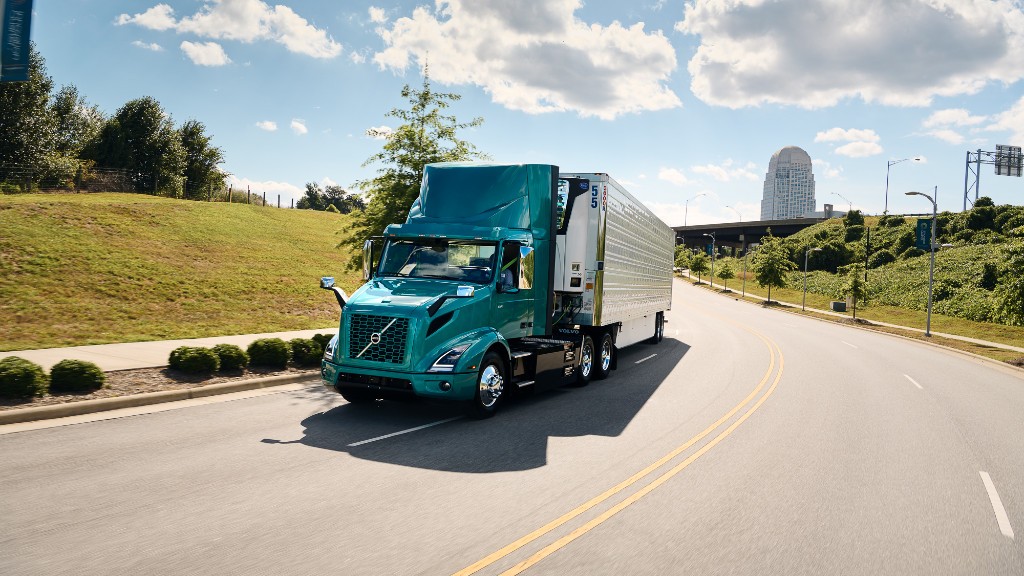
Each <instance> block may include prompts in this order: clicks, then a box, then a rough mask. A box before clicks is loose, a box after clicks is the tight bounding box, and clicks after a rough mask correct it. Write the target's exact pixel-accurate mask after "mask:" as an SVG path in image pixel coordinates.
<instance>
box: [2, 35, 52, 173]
mask: <svg viewBox="0 0 1024 576" xmlns="http://www.w3.org/2000/svg"><path fill="white" fill-rule="evenodd" d="M51 90H53V80H52V79H50V77H49V76H47V75H46V61H45V60H44V59H43V57H42V56H40V54H39V52H38V51H37V50H36V47H35V44H32V47H31V48H30V52H29V67H28V81H27V82H0V164H2V165H15V166H20V167H24V168H28V169H31V170H40V169H41V168H42V167H43V163H44V161H45V159H46V158H47V157H48V156H49V155H51V154H52V153H53V147H54V140H55V137H56V135H55V132H56V126H55V124H54V119H53V114H52V113H51V111H50V108H49V105H50V91H51Z"/></svg>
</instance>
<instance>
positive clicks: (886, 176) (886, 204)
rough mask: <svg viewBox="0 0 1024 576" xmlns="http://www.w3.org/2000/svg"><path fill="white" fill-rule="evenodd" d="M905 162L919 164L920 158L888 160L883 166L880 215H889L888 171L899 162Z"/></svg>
mask: <svg viewBox="0 0 1024 576" xmlns="http://www.w3.org/2000/svg"><path fill="white" fill-rule="evenodd" d="M907 160H913V161H914V162H920V161H921V158H920V157H914V158H904V159H902V160H889V161H888V163H886V166H885V210H883V211H882V214H888V213H889V169H890V168H892V167H893V166H895V165H897V164H899V163H900V162H906V161H907Z"/></svg>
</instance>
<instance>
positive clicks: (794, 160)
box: [761, 146, 815, 220]
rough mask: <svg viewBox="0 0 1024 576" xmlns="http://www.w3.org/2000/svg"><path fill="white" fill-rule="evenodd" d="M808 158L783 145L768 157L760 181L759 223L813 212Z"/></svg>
mask: <svg viewBox="0 0 1024 576" xmlns="http://www.w3.org/2000/svg"><path fill="white" fill-rule="evenodd" d="M814 207H815V200H814V173H813V172H812V171H811V157H810V156H808V154H807V152H804V151H803V149H802V148H798V147H796V146H786V147H785V148H783V149H781V150H779V151H778V152H776V153H775V154H772V159H771V162H769V163H768V174H767V175H765V179H764V196H763V197H762V198H761V220H784V219H786V218H799V217H801V216H803V215H804V214H807V213H808V212H814Z"/></svg>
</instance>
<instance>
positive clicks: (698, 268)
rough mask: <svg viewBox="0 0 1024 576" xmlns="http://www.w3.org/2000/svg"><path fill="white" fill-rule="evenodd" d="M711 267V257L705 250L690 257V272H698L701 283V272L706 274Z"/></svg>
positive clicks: (698, 280) (698, 281)
mask: <svg viewBox="0 0 1024 576" xmlns="http://www.w3.org/2000/svg"><path fill="white" fill-rule="evenodd" d="M710 269H711V258H709V257H708V255H707V254H705V253H703V252H698V253H696V254H694V255H693V258H690V274H693V273H696V274H697V284H700V276H701V274H706V273H707V271H708V270H710Z"/></svg>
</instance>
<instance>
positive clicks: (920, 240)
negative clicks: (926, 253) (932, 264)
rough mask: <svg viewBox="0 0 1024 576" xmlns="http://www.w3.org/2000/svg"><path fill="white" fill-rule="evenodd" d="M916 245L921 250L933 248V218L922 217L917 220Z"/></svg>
mask: <svg viewBox="0 0 1024 576" xmlns="http://www.w3.org/2000/svg"><path fill="white" fill-rule="evenodd" d="M914 237H915V242H914V245H915V246H917V247H918V248H920V249H921V250H931V248H930V246H931V243H932V219H931V218H922V219H920V220H918V221H917V230H916V231H915V234H914Z"/></svg>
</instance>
